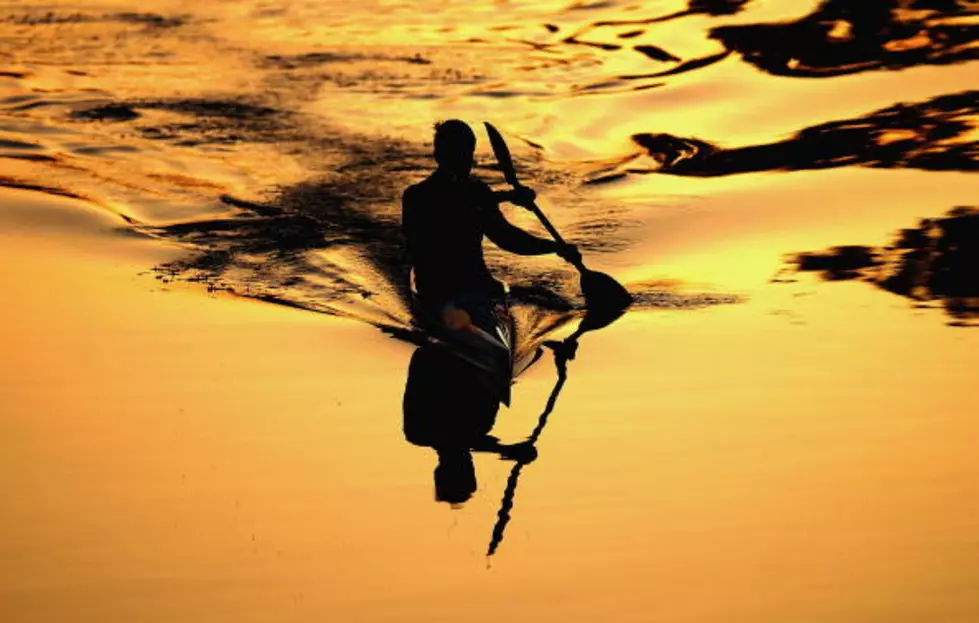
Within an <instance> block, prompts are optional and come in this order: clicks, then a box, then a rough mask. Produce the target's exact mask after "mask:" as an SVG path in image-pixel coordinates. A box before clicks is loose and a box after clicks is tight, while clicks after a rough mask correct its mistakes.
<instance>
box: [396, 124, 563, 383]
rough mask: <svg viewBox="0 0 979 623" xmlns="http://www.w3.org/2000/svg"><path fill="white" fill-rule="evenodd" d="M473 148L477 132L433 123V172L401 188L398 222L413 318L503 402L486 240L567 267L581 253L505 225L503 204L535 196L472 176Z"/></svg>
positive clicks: (506, 331)
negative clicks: (494, 379) (456, 350)
mask: <svg viewBox="0 0 979 623" xmlns="http://www.w3.org/2000/svg"><path fill="white" fill-rule="evenodd" d="M475 149H476V135H475V134H474V133H473V131H472V129H471V128H470V127H469V126H468V125H467V124H466V123H464V122H462V121H459V120H455V119H454V120H450V121H445V122H442V123H439V124H437V125H436V127H435V151H434V156H435V160H436V162H437V163H438V167H437V169H436V170H435V172H434V173H432V174H431V175H430V176H429V177H428V178H426V179H425V180H423V181H422V182H419V183H418V184H415V185H414V186H411V187H409V188H408V189H407V190H405V192H404V196H403V198H402V208H403V211H402V225H403V232H404V237H405V242H406V245H407V254H408V259H409V262H410V263H411V266H412V275H413V290H414V293H415V295H416V300H415V304H416V305H415V306H416V310H415V311H416V315H417V316H419V317H420V318H421V319H422V324H424V325H425V327H424V328H425V329H426V330H428V331H429V332H430V333H432V334H434V336H435V337H437V338H439V339H442V340H443V341H448V342H452V343H453V344H454V345H460V344H461V347H462V348H461V350H462V351H464V352H466V353H467V354H468V356H467V357H466V358H467V359H469V360H470V361H472V362H473V363H476V365H481V366H482V367H488V368H490V369H491V371H494V372H495V373H496V374H497V376H499V377H501V380H500V388H501V389H500V400H502V401H504V402H508V400H509V380H510V379H509V375H510V374H511V372H512V369H511V367H510V366H511V365H512V361H511V360H510V354H511V352H512V349H513V345H514V344H513V340H514V333H513V323H512V321H511V320H510V318H509V314H508V313H507V305H506V294H505V289H504V287H503V286H502V284H501V283H500V282H499V281H497V280H496V279H494V278H493V276H492V275H491V274H490V272H489V269H488V268H487V267H486V262H485V260H484V258H483V247H482V243H483V237H484V236H485V237H487V238H489V239H490V240H491V241H492V242H493V243H495V244H496V245H497V246H499V247H500V248H501V249H503V250H505V251H510V252H512V253H516V254H519V255H544V254H547V253H556V254H557V255H559V256H561V257H562V258H564V259H566V260H568V261H569V262H572V263H575V262H580V260H581V255H580V254H579V253H578V250H577V248H575V246H574V245H570V244H565V243H563V242H562V243H559V242H555V241H553V240H548V239H545V238H538V237H536V236H533V235H531V234H529V233H527V232H525V231H523V230H522V229H520V228H518V227H516V226H514V225H513V224H511V223H510V222H509V221H507V220H506V218H505V217H504V216H503V213H502V212H501V211H500V206H499V204H500V202H501V201H510V202H513V203H515V204H517V205H522V206H530V205H532V204H533V201H534V198H535V194H534V191H532V190H531V189H529V188H527V187H524V186H519V187H516V188H515V189H513V190H510V191H503V192H494V191H493V190H491V189H490V187H489V186H487V185H486V183H484V182H482V181H480V180H478V179H475V178H473V177H470V172H471V171H472V167H473V153H474V152H475ZM474 353H475V354H474ZM500 358H502V362H498V361H496V360H497V359H500ZM502 377H507V378H506V379H505V382H503V380H502ZM504 387H505V388H506V389H505V390H504V389H503V388H504Z"/></svg>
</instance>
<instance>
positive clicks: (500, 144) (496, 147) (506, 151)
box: [483, 121, 520, 187]
mask: <svg viewBox="0 0 979 623" xmlns="http://www.w3.org/2000/svg"><path fill="white" fill-rule="evenodd" d="M483 125H485V126H486V134H487V135H489V140H490V145H492V146H493V154H495V155H496V161H497V162H498V163H499V164H500V170H501V171H503V177H504V178H506V181H507V183H508V184H510V185H511V186H514V187H516V186H519V185H520V182H518V181H517V170H516V169H515V168H514V166H513V158H512V157H511V156H510V148H509V147H507V144H506V141H505V140H503V135H502V134H500V131H499V130H497V129H496V128H494V127H493V124H492V123H490V122H489V121H484V122H483Z"/></svg>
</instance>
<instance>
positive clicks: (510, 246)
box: [483, 204, 558, 255]
mask: <svg viewBox="0 0 979 623" xmlns="http://www.w3.org/2000/svg"><path fill="white" fill-rule="evenodd" d="M483 232H484V233H485V234H486V237H487V238H489V239H490V240H492V241H493V243H494V244H495V245H496V246H498V247H500V248H501V249H503V250H504V251H509V252H510V253H516V254H517V255H545V254H547V253H557V252H558V244H557V243H556V242H554V241H553V240H548V239H547V238H538V237H537V236H534V235H533V234H529V233H527V232H525V231H524V230H522V229H520V228H519V227H517V226H516V225H513V224H512V223H510V221H508V220H506V217H505V216H503V213H502V212H500V206H499V205H496V204H493V205H487V206H485V207H484V209H483Z"/></svg>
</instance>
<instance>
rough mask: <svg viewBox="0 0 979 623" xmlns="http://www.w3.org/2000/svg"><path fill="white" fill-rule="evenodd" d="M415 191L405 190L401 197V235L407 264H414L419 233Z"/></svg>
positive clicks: (413, 189)
mask: <svg viewBox="0 0 979 623" xmlns="http://www.w3.org/2000/svg"><path fill="white" fill-rule="evenodd" d="M416 194H417V191H416V189H415V187H414V186H410V187H408V188H407V189H405V192H404V194H403V195H401V235H402V237H403V238H404V243H405V249H404V251H405V253H404V255H405V259H406V260H407V262H408V263H409V264H414V262H415V258H416V255H415V251H416V249H417V246H418V244H419V242H420V241H419V236H420V232H419V231H418V227H419V223H418V216H417V213H418V201H417V199H416Z"/></svg>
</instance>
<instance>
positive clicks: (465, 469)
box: [435, 447, 476, 508]
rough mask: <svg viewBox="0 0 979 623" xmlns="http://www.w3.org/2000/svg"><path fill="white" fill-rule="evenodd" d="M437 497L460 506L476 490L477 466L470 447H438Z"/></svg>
mask: <svg viewBox="0 0 979 623" xmlns="http://www.w3.org/2000/svg"><path fill="white" fill-rule="evenodd" d="M436 451H437V452H438V455H439V464H438V467H436V468H435V499H436V500H437V501H439V502H448V503H449V504H451V505H452V506H453V507H456V508H458V507H459V506H461V505H462V504H463V503H465V502H467V501H469V498H471V497H472V496H473V493H475V492H476V468H475V466H474V465H473V457H472V453H470V452H469V448H464V447H447V448H436Z"/></svg>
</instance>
